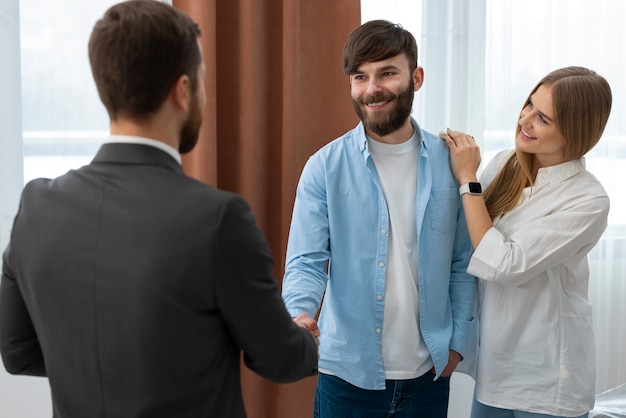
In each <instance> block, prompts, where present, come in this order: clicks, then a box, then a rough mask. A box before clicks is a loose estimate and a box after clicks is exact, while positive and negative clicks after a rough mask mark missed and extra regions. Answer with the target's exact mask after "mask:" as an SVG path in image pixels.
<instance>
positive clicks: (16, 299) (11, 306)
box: [0, 245, 46, 376]
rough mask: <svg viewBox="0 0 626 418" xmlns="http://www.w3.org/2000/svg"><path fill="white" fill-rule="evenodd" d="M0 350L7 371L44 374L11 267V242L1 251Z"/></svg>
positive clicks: (43, 367) (37, 345)
mask: <svg viewBox="0 0 626 418" xmlns="http://www.w3.org/2000/svg"><path fill="white" fill-rule="evenodd" d="M0 353H1V354H2V361H3V363H4V367H5V368H6V370H7V371H8V372H9V373H11V374H23V375H31V376H45V375H46V369H45V365H44V358H43V353H42V352H41V347H40V345H39V340H38V339H37V334H36V332H35V327H34V325H33V322H32V320H31V318H30V315H29V313H28V309H27V308H26V304H25V302H24V299H23V297H22V293H21V291H20V288H19V286H18V284H17V281H16V278H15V276H14V274H13V271H12V269H11V246H10V245H9V246H8V247H7V249H6V251H5V252H4V255H3V264H2V280H1V281H0Z"/></svg>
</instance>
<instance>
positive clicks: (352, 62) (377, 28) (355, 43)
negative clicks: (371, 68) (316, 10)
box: [343, 20, 417, 75]
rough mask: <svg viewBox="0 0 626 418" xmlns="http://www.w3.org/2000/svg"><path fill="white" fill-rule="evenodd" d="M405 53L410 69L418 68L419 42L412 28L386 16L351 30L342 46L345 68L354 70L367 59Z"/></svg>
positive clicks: (378, 58)
mask: <svg viewBox="0 0 626 418" xmlns="http://www.w3.org/2000/svg"><path fill="white" fill-rule="evenodd" d="M402 53H405V54H406V56H407V58H408V60H409V70H410V73H411V74H413V71H415V68H417V43H416V42H415V38H414V37H413V35H411V33H410V32H409V31H407V30H406V29H403V28H402V26H400V25H397V24H394V23H391V22H389V21H386V20H371V21H369V22H366V23H364V24H362V25H361V26H359V27H358V28H356V29H355V30H353V31H352V33H351V34H350V36H349V37H348V40H347V41H346V44H345V45H344V47H343V72H344V73H346V74H347V75H352V74H354V73H355V72H356V71H357V69H358V68H359V67H360V66H361V65H362V64H364V63H366V62H376V61H382V60H385V59H387V58H391V57H395V56H396V55H400V54H402Z"/></svg>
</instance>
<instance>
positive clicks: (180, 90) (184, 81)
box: [171, 74, 192, 112]
mask: <svg viewBox="0 0 626 418" xmlns="http://www.w3.org/2000/svg"><path fill="white" fill-rule="evenodd" d="M191 93H192V92H191V80H190V79H189V76H188V75H187V74H183V75H181V76H180V77H178V79H177V80H176V82H175V83H174V86H173V87H172V92H171V95H172V99H173V100H174V104H175V105H176V106H177V107H179V108H180V109H182V110H183V111H185V112H186V111H188V110H189V104H190V103H191Z"/></svg>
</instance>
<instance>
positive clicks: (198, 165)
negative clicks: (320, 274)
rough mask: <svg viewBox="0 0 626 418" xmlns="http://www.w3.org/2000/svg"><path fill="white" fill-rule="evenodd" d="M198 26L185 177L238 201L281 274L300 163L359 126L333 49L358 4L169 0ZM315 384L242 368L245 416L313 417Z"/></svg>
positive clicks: (354, 22)
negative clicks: (197, 114) (199, 84)
mask: <svg viewBox="0 0 626 418" xmlns="http://www.w3.org/2000/svg"><path fill="white" fill-rule="evenodd" d="M173 5H174V6H175V7H177V8H179V9H181V10H182V11H184V12H185V13H187V14H189V15H190V16H191V17H192V18H193V19H194V20H195V21H196V22H198V23H199V24H200V27H201V30H202V37H201V43H202V48H203V53H204V60H205V64H206V66H207V76H206V80H205V85H206V90H207V106H206V109H205V111H204V122H203V126H202V129H201V132H200V141H199V143H198V146H197V147H196V149H194V151H193V152H192V153H190V154H188V155H185V156H184V157H183V167H184V168H185V171H186V172H187V173H188V174H189V175H191V176H193V177H195V178H197V179H199V180H201V181H204V182H206V183H208V184H211V185H213V186H216V187H218V188H221V189H225V190H230V191H234V192H237V193H240V194H241V195H243V196H244V197H245V198H246V199H247V200H248V202H249V203H250V205H251V207H252V210H253V212H254V214H255V216H256V219H257V222H258V224H259V226H260V227H261V229H262V230H263V231H264V233H265V235H266V237H267V239H268V241H269V243H270V246H271V248H272V252H273V255H274V258H275V261H276V266H275V272H276V277H277V278H278V279H279V280H280V279H281V278H282V275H283V272H284V263H285V250H286V247H287V236H288V233H289V223H290V220H291V210H292V208H293V200H294V196H295V189H296V185H297V182H298V178H299V176H300V172H301V170H302V167H303V166H304V163H305V162H306V160H307V158H308V157H309V156H310V155H311V154H312V153H313V152H315V151H316V150H317V149H319V148H320V147H321V146H323V145H324V144H326V143H328V142H329V141H330V140H332V139H334V138H336V137H338V136H339V135H341V134H343V133H344V132H346V131H347V130H349V129H351V128H352V127H354V126H355V125H356V123H357V122H358V120H357V118H356V116H355V114H354V111H353V110H352V105H351V103H350V89H349V83H348V78H347V76H346V75H345V74H343V72H342V70H341V51H342V48H343V44H344V42H345V40H346V38H347V36H348V34H349V33H350V31H351V30H352V29H354V28H355V27H357V26H358V25H359V24H360V1H359V0H315V1H297V0H296V1H294V0H263V1H258V0H229V1H219V2H218V1H216V0H209V1H204V0H202V1H201V0H173ZM315 382H316V380H315V378H308V379H305V380H303V381H300V382H297V383H293V384H288V385H276V384H272V383H270V382H269V381H267V380H265V379H263V378H261V377H259V376H258V375H256V374H254V373H252V372H251V371H249V370H247V369H245V368H244V370H243V371H242V387H243V392H244V401H245V404H246V411H247V413H248V417H250V418H293V417H298V418H306V417H310V416H312V415H313V414H312V410H313V392H314V388H315Z"/></svg>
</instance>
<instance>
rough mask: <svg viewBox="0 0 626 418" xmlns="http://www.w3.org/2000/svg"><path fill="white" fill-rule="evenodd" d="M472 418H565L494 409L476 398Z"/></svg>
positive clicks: (584, 416)
mask: <svg viewBox="0 0 626 418" xmlns="http://www.w3.org/2000/svg"><path fill="white" fill-rule="evenodd" d="M588 416H589V414H588V413H587V414H583V415H581V416H579V417H577V418H587V417H588ZM472 418H564V417H561V416H558V415H545V414H533V413H532V412H523V411H512V410H510V409H501V408H494V407H493V406H487V405H484V404H482V403H480V402H478V401H477V400H476V399H475V398H474V403H473V404H472Z"/></svg>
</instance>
